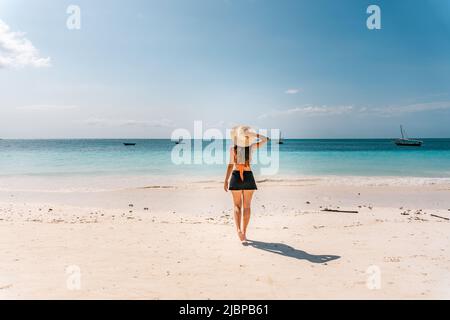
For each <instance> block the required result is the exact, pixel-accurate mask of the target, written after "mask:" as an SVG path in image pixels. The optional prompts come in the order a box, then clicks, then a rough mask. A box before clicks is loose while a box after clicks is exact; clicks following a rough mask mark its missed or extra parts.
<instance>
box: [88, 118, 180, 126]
mask: <svg viewBox="0 0 450 320" xmlns="http://www.w3.org/2000/svg"><path fill="white" fill-rule="evenodd" d="M83 122H84V123H85V124H87V125H90V126H105V127H127V126H130V127H165V128H172V127H175V126H176V125H175V123H174V122H173V121H172V120H170V119H159V120H117V119H103V118H91V119H87V120H85V121H83Z"/></svg>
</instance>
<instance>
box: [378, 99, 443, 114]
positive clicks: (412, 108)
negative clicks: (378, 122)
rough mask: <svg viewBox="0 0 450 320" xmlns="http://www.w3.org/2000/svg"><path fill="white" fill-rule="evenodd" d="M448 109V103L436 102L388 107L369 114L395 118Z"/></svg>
mask: <svg viewBox="0 0 450 320" xmlns="http://www.w3.org/2000/svg"><path fill="white" fill-rule="evenodd" d="M449 109H450V101H438V102H426V103H416V104H410V105H405V106H389V107H384V108H374V109H372V110H371V112H373V113H376V114H379V115H381V116H397V115H402V114H406V113H414V112H425V111H436V110H449Z"/></svg>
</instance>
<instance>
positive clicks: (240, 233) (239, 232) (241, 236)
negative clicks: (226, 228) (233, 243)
mask: <svg viewBox="0 0 450 320" xmlns="http://www.w3.org/2000/svg"><path fill="white" fill-rule="evenodd" d="M238 236H239V240H241V241H245V236H244V234H243V233H242V232H241V231H240V230H238Z"/></svg>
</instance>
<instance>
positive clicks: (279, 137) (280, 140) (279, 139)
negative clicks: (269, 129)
mask: <svg viewBox="0 0 450 320" xmlns="http://www.w3.org/2000/svg"><path fill="white" fill-rule="evenodd" d="M277 143H278V144H283V143H284V142H283V139H281V131H280V135H279V136H278V141H277Z"/></svg>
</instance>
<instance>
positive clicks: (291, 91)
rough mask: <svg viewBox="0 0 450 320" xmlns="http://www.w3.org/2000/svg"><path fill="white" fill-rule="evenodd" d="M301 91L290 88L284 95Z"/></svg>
mask: <svg viewBox="0 0 450 320" xmlns="http://www.w3.org/2000/svg"><path fill="white" fill-rule="evenodd" d="M301 90H302V89H300V88H291V89H287V90H286V91H285V92H284V93H286V94H297V93H299V92H300V91H301Z"/></svg>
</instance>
